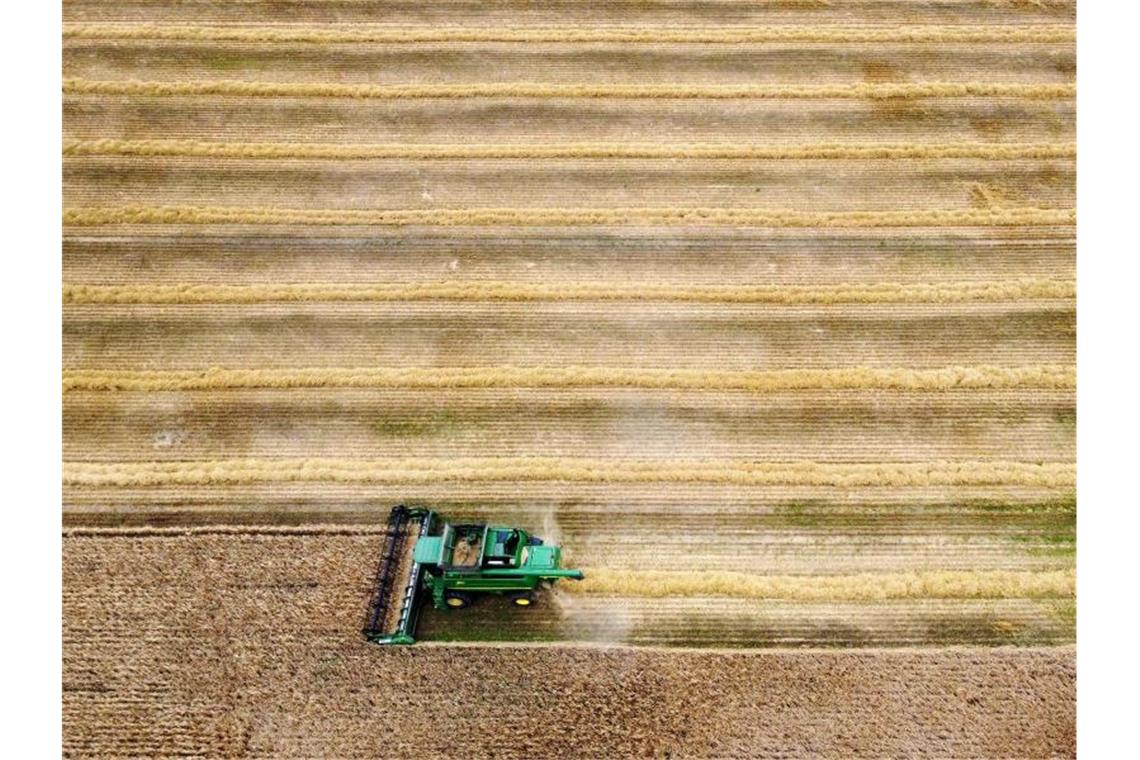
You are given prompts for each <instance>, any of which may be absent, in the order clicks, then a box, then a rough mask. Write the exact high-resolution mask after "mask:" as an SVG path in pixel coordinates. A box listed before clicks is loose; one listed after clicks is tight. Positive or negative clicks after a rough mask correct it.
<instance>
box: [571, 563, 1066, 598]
mask: <svg viewBox="0 0 1140 760" xmlns="http://www.w3.org/2000/svg"><path fill="white" fill-rule="evenodd" d="M583 572H584V573H585V576H586V578H585V580H583V581H581V582H579V583H567V584H564V585H562V586H561V588H562V590H563V591H567V592H570V593H575V594H599V595H601V594H607V595H615V596H625V597H651V598H660V597H678V596H679V597H689V596H718V597H730V598H735V599H786V600H791V601H804V602H809V601H810V602H814V601H820V602H823V601H851V602H864V601H866V602H874V601H885V600H889V599H1004V598H1017V599H1026V598H1031V599H1032V598H1069V597H1072V596H1074V595H1075V593H1076V572H1075V571H1074V570H1072V569H1066V570H1050V571H1010V570H932V571H919V572H909V573H866V574H859V575H801V576H779V575H775V576H773V575H752V574H748V573H739V572H716V571H692V572H686V571H669V570H616V569H607V568H588V567H587V568H584V569H583Z"/></svg>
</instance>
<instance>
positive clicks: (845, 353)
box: [63, 302, 1075, 372]
mask: <svg viewBox="0 0 1140 760" xmlns="http://www.w3.org/2000/svg"><path fill="white" fill-rule="evenodd" d="M63 322H64V324H63V345H64V355H65V357H66V359H65V362H64V365H65V367H66V368H67V369H69V370H97V369H98V370H104V369H112V368H123V369H127V368H130V369H150V368H153V369H158V368H166V369H180V370H190V369H205V368H209V367H212V366H218V367H225V368H234V369H237V368H242V369H245V368H249V369H255V368H257V369H261V368H264V369H270V368H275V369H287V368H288V369H298V368H306V367H313V368H316V367H328V368H333V367H336V368H361V369H365V368H369V367H372V368H376V369H377V370H380V369H382V368H388V367H441V368H443V367H456V368H458V367H479V366H486V364H487V358H488V357H494V358H495V364H496V365H509V366H516V367H550V366H551V365H552V364H553V366H554V367H557V366H563V367H566V366H572V367H573V366H583V367H615V368H659V369H672V368H685V369H707V370H716V371H721V370H732V371H741V372H743V371H756V370H784V369H800V368H804V369H807V368H812V369H824V368H827V369H832V368H841V367H844V366H849V365H851V364H856V365H858V366H864V367H892V368H894V367H899V368H904V367H907V368H914V369H934V368H940V367H953V366H962V365H967V366H968V365H990V364H994V365H997V366H1007V367H1008V366H1018V365H1032V364H1069V363H1071V362H1073V360H1074V337H1075V315H1074V310H1073V305H1072V304H1071V303H1050V302H1041V303H1034V302H1029V303H1023V304H996V305H991V304H940V305H936V306H922V305H919V306H906V305H889V306H885V305H868V304H856V305H851V306H848V307H846V308H844V309H842V310H836V309H834V308H829V307H811V306H804V307H799V306H768V305H758V306H754V305H737V304H723V305H720V304H718V305H715V306H714V305H707V304H701V305H686V304H652V305H645V304H621V303H608V304H588V303H587V304H574V303H555V304H545V303H544V304H510V303H507V304H477V303H423V304H385V303H341V304H335V305H333V304H323V303H311V304H310V303H298V304H258V305H186V306H182V305H178V306H115V305H112V306H103V305H92V306H80V305H73V306H69V307H68V308H67V309H65V314H64V320H63ZM964 336H968V337H969V340H964V339H963V338H964ZM555 357H556V362H557V363H556V364H555V363H554V362H553V361H552V360H553V359H554V358H555Z"/></svg>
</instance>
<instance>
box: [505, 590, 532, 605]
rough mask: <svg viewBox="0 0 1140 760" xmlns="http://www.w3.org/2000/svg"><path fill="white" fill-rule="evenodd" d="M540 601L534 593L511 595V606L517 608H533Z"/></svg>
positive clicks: (524, 592) (525, 592)
mask: <svg viewBox="0 0 1140 760" xmlns="http://www.w3.org/2000/svg"><path fill="white" fill-rule="evenodd" d="M537 601H538V596H537V595H536V594H535V593H534V592H532V591H523V592H521V593H518V594H511V604H513V605H515V606H516V607H532V606H534V604H535V602H537Z"/></svg>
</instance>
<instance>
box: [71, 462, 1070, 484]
mask: <svg viewBox="0 0 1140 760" xmlns="http://www.w3.org/2000/svg"><path fill="white" fill-rule="evenodd" d="M63 480H64V483H65V484H67V485H71V486H92V487H100V486H118V487H135V486H173V485H211V484H228V485H234V484H251V483H281V482H326V483H378V484H427V483H492V482H509V483H522V482H549V481H560V482H572V483H708V484H721V485H748V486H762V485H783V486H793V485H803V486H833V487H840V488H846V487H859V486H917V487H931V486H1024V487H1042V488H1072V487H1073V485H1074V483H1075V480H1076V467H1075V465H1073V464H1069V463H1060V462H1047V463H1031V462H971V461H965V462H962V461H957V462H913V463H911V462H905V463H874V464H821V463H816V462H786V463H785V462H750V461H686V460H677V461H670V460H621V459H576V458H545V457H534V458H530V457H523V458H491V457H486V458H465V457H449V458H431V457H417V458H393V459H320V458H313V459H304V458H301V459H292V458H284V459H231V460H214V461H195V462H65V463H64V468H63Z"/></svg>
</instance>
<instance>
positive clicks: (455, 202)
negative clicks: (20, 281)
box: [63, 156, 1076, 226]
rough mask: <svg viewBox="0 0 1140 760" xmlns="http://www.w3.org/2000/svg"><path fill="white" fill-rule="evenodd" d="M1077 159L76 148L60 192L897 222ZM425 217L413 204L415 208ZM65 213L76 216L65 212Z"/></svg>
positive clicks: (1006, 200)
mask: <svg viewBox="0 0 1140 760" xmlns="http://www.w3.org/2000/svg"><path fill="white" fill-rule="evenodd" d="M1075 168H1076V167H1075V162H1074V161H1072V160H1071V159H1050V160H1028V161H1027V160H1009V161H1000V162H995V161H990V160H983V159H937V160H925V161H918V162H908V161H903V162H899V161H890V160H880V161H866V160H810V161H801V160H779V161H752V160H747V159H735V160H724V159H684V160H679V159H668V160H665V159H661V160H658V159H620V158H614V159H610V160H607V161H606V162H605V164H604V166H600V165H599V164H598V162H597V161H596V160H590V159H559V160H543V159H503V160H496V161H472V160H448V159H438V160H433V161H430V162H422V161H414V160H406V159H385V160H375V161H367V162H360V161H354V162H344V161H312V160H277V161H272V162H266V161H263V160H256V159H253V160H251V159H236V158H235V159H227V160H225V161H217V160H208V161H202V160H196V159H190V158H177V157H176V158H166V157H150V158H148V159H147V160H146V161H139V160H138V159H136V158H131V157H127V158H118V157H102V156H90V157H89V156H76V157H73V158H72V159H71V160H69V161H68V162H67V165H66V166H65V167H64V175H63V186H64V201H65V203H66V204H67V205H68V206H69V207H72V208H75V209H81V208H85V207H99V206H101V205H103V203H104V202H105V199H106V197H107V193H108V192H109V191H111V190H112V189H113V192H114V197H115V200H116V202H117V203H119V204H123V205H132V204H133V205H145V206H148V207H153V206H208V207H224V208H229V209H234V210H235V211H236V210H240V209H243V208H250V209H269V208H277V209H298V210H300V209H319V210H322V211H328V212H330V213H331V212H335V211H339V210H345V211H347V210H356V211H361V212H366V211H370V210H372V209H400V210H407V211H412V210H415V209H422V210H424V211H432V210H435V211H438V212H444V211H445V210H447V209H449V208H456V207H470V208H502V209H518V210H519V212H520V213H523V212H525V211H529V210H531V209H552V210H553V209H559V210H564V209H572V208H574V207H577V206H580V205H582V199H583V198H589V201H590V205H591V206H595V207H604V206H614V207H640V206H648V205H654V206H657V207H662V208H665V207H670V206H675V207H676V208H677V209H678V210H684V209H694V208H703V207H707V208H709V209H714V208H715V209H726V210H738V211H739V212H740V213H746V212H748V211H751V210H752V209H775V210H778V209H788V208H805V207H807V206H809V205H810V206H811V207H814V208H817V209H820V210H821V211H822V210H826V211H828V212H881V213H888V212H889V213H890V214H892V216H891V217H890V218H892V219H894V218H896V217H895V216H894V215H897V216H898V218H899V219H900V221H897V222H895V223H896V224H907V222H906V220H905V219H903V218H902V215H903V214H905V212H907V211H914V212H915V213H916V214H917V215H918V216H919V218H922V212H924V211H927V210H931V209H937V210H942V211H946V212H949V211H952V210H958V211H962V212H969V211H971V210H973V211H988V210H993V211H996V212H1000V211H1017V210H1023V209H1068V208H1071V207H1073V205H1074V204H1075V192H1074V185H1075V183H1074V176H1075ZM869 185H870V186H880V188H881V189H880V191H879V192H877V193H875V194H874V195H873V196H863V195H861V194H859V193H858V192H856V188H860V187H866V186H869ZM916 187H922V188H923V193H922V195H921V196H916V195H915V193H914V188H916ZM281 213H283V214H284V213H285V212H284V211H282V212H281ZM658 213H659V214H660V212H658ZM647 215H648V214H647ZM430 218H431V217H430V215H425V220H426V219H430ZM124 221H125V220H124ZM75 223H77V224H83V223H84V222H83V221H82V220H79V219H77V220H76V222H75ZM345 223H351V220H350V221H347V222H345ZM380 223H383V222H380ZM429 223H430V222H429ZM475 223H478V222H475ZM745 223H747V222H745ZM929 223H934V224H937V222H929ZM962 223H963V224H966V225H968V224H972V223H974V224H985V222H984V221H973V222H972V221H969V220H967V221H964V222H962ZM1036 223H1042V222H1036ZM1045 223H1049V222H1045ZM1052 223H1061V222H1052ZM807 224H808V225H809V226H810V223H807ZM821 226H823V225H822V224H821ZM839 226H842V225H839ZM886 226H889V224H888V225H886Z"/></svg>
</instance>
